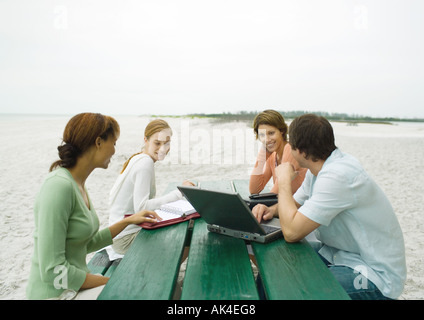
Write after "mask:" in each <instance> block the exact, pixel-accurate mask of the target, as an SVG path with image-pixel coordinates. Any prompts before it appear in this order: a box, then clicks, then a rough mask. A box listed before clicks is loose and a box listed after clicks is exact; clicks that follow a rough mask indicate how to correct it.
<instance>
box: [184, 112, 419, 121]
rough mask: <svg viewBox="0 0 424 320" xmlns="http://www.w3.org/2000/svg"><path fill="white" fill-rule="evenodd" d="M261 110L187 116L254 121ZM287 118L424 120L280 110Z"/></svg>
mask: <svg viewBox="0 0 424 320" xmlns="http://www.w3.org/2000/svg"><path fill="white" fill-rule="evenodd" d="M259 112H260V111H239V112H236V113H232V112H223V113H192V114H188V115H186V116H188V117H197V118H212V119H216V120H221V121H253V119H254V118H255V116H256V115H257V114H258V113H259ZM279 112H280V113H281V114H282V115H283V117H284V118H285V119H294V118H296V117H298V116H301V115H302V114H306V113H313V114H316V115H319V116H323V117H325V118H327V119H328V120H330V121H346V122H378V123H390V122H394V121H409V122H424V119H423V118H421V119H420V118H413V119H411V118H396V117H384V118H380V117H370V116H363V115H356V114H354V115H349V114H347V113H338V112H324V111H305V110H303V111H279Z"/></svg>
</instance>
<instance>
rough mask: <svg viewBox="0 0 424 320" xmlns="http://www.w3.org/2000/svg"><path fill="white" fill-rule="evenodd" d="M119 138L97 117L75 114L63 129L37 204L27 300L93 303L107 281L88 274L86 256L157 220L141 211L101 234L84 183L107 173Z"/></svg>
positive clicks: (110, 123)
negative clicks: (71, 297)
mask: <svg viewBox="0 0 424 320" xmlns="http://www.w3.org/2000/svg"><path fill="white" fill-rule="evenodd" d="M118 137H119V125H118V123H117V122H116V120H115V119H113V118H112V117H108V116H104V115H101V114H99V113H81V114H78V115H76V116H74V117H73V118H72V119H71V120H70V121H69V122H68V124H67V125H66V128H65V131H64V133H63V143H62V145H61V146H59V147H58V151H59V157H60V160H58V161H56V162H54V163H53V164H52V165H51V167H50V173H49V174H48V176H47V178H46V179H45V181H44V183H43V185H42V187H41V189H40V192H39V193H38V195H37V197H36V201H35V206H34V217H35V231H34V254H33V257H32V260H31V271H30V276H29V281H28V286H27V297H28V298H29V299H48V298H57V297H59V296H60V295H61V294H62V293H63V292H64V291H65V290H68V291H71V292H72V293H73V294H76V292H79V293H78V295H79V294H80V293H82V292H83V293H84V294H85V297H86V298H96V296H97V295H98V294H99V293H100V292H101V289H102V286H104V285H105V284H106V283H107V281H108V280H109V278H108V277H104V276H101V275H94V274H91V273H90V271H89V269H88V268H87V264H86V255H87V253H89V252H94V251H96V250H99V249H101V248H103V247H105V246H107V245H109V244H111V243H112V238H114V237H115V236H116V235H117V234H119V233H120V232H121V231H122V230H123V229H124V228H126V227H127V226H128V225H130V224H138V223H142V222H145V221H156V219H157V218H158V217H157V215H156V213H155V212H152V211H147V210H143V211H140V212H138V213H137V214H134V215H132V216H131V217H129V218H126V219H123V220H121V221H119V222H118V223H116V224H114V225H112V226H110V227H109V228H105V229H103V230H100V231H99V219H98V217H97V214H96V212H95V210H94V207H93V204H92V203H91V200H90V198H89V196H88V193H87V190H86V189H85V181H86V180H87V178H88V176H89V175H90V174H91V172H92V171H93V170H94V169H95V168H104V169H106V168H107V167H108V165H109V162H110V158H111V157H112V155H113V154H114V153H115V143H116V140H117V139H118ZM93 288H94V289H93ZM87 289H92V290H87ZM78 295H77V297H78Z"/></svg>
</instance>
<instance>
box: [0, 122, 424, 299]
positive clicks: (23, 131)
mask: <svg viewBox="0 0 424 320" xmlns="http://www.w3.org/2000/svg"><path fill="white" fill-rule="evenodd" d="M115 118H116V119H117V120H118V122H119V124H120V126H121V137H120V139H119V140H118V142H117V147H116V154H115V155H114V157H113V158H112V161H111V164H110V165H109V168H108V169H106V170H103V169H96V170H95V171H94V172H93V174H92V175H91V176H90V177H89V179H88V180H87V189H88V192H89V195H90V197H91V200H92V202H93V203H94V206H95V208H96V211H97V214H98V216H99V219H100V222H101V225H102V226H103V227H106V226H107V224H108V214H109V212H108V195H109V191H110V189H111V187H112V185H113V183H114V181H115V179H116V177H117V176H118V174H119V171H120V169H121V166H122V164H123V162H124V161H125V160H126V159H127V158H128V157H129V156H131V155H132V154H133V153H135V152H138V151H139V150H140V149H141V145H142V138H143V131H144V127H145V126H146V124H147V123H148V121H149V120H150V119H151V118H150V117H137V116H116V117H115ZM69 119H70V116H30V115H27V116H26V115H21V116H16V115H0V146H1V147H0V150H1V153H0V197H1V198H0V230H1V232H0V299H25V288H26V284H27V279H28V275H29V267H30V259H31V256H32V250H33V230H34V222H33V205H34V199H35V196H36V194H37V192H38V190H39V188H40V186H41V184H42V182H43V179H44V178H45V176H46V174H47V173H48V169H49V166H50V164H51V163H52V162H53V161H55V160H56V159H57V158H58V156H57V146H58V145H59V144H60V143H61V136H62V132H63V129H64V127H65V125H66V123H67V121H68V120H69ZM164 119H165V120H167V121H168V122H169V124H170V125H171V127H172V129H173V132H174V135H173V139H172V144H171V151H170V154H169V155H168V156H167V158H166V159H165V160H164V161H162V162H158V163H156V165H155V166H156V185H157V194H158V195H159V194H161V193H162V192H163V191H164V190H165V188H166V186H167V184H168V183H169V182H171V181H183V180H184V179H192V180H197V181H202V180H219V179H221V178H222V177H225V178H226V179H248V177H249V173H250V170H251V168H252V166H253V164H254V162H255V159H256V154H257V150H258V142H257V141H255V139H254V135H253V131H252V129H251V128H250V125H251V124H250V123H245V122H231V123H217V122H213V121H211V120H208V119H199V118H195V119H191V118H164ZM332 125H333V128H334V130H335V133H336V145H337V146H338V147H339V148H340V149H341V150H342V151H344V152H348V153H350V154H352V155H354V156H355V157H356V158H358V159H359V160H360V161H361V163H362V164H363V166H364V167H365V169H366V170H367V171H368V173H369V174H370V175H371V176H372V177H373V178H374V179H375V180H376V182H377V183H378V184H379V185H380V186H381V187H382V189H383V190H384V191H385V193H386V194H387V196H388V198H389V199H390V201H391V203H392V205H393V207H394V209H395V212H396V214H397V216H398V219H399V222H400V224H401V227H402V230H403V233H404V238H405V247H406V259H407V267H408V276H407V282H406V285H405V289H404V292H403V294H402V295H401V297H400V299H423V298H424V215H423V214H422V213H421V210H422V207H423V203H424V193H423V191H422V186H423V184H424V160H423V159H424V123H395V124H393V125H383V124H359V125H357V126H348V125H346V123H341V122H340V123H338V122H334V123H332ZM381 223H384V221H382V222H381Z"/></svg>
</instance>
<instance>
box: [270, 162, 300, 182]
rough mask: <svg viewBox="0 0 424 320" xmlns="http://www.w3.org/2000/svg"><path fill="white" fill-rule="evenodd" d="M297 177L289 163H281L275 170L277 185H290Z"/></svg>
mask: <svg viewBox="0 0 424 320" xmlns="http://www.w3.org/2000/svg"><path fill="white" fill-rule="evenodd" d="M297 175H298V172H297V171H294V167H293V165H292V164H291V163H290V162H283V163H282V164H280V165H279V166H278V167H277V168H275V176H276V178H277V180H278V183H282V184H284V183H290V184H291V182H292V181H293V179H294V178H296V176H297Z"/></svg>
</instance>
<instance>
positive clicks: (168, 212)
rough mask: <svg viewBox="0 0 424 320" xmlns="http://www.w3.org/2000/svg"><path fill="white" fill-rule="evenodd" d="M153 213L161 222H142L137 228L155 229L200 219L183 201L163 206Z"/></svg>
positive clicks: (186, 202) (188, 203)
mask: <svg viewBox="0 0 424 320" xmlns="http://www.w3.org/2000/svg"><path fill="white" fill-rule="evenodd" d="M155 212H156V213H157V214H158V216H159V217H161V218H162V221H158V222H155V223H151V222H143V223H141V224H140V225H139V226H140V227H142V228H143V229H156V228H160V227H164V226H169V225H172V224H176V223H180V222H183V221H187V220H190V219H194V218H199V217H200V215H199V214H198V213H197V212H196V209H194V208H193V206H192V205H191V204H190V202H188V201H187V200H185V199H181V200H177V201H173V202H169V203H166V204H163V205H161V207H160V208H159V209H156V210H155Z"/></svg>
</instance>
